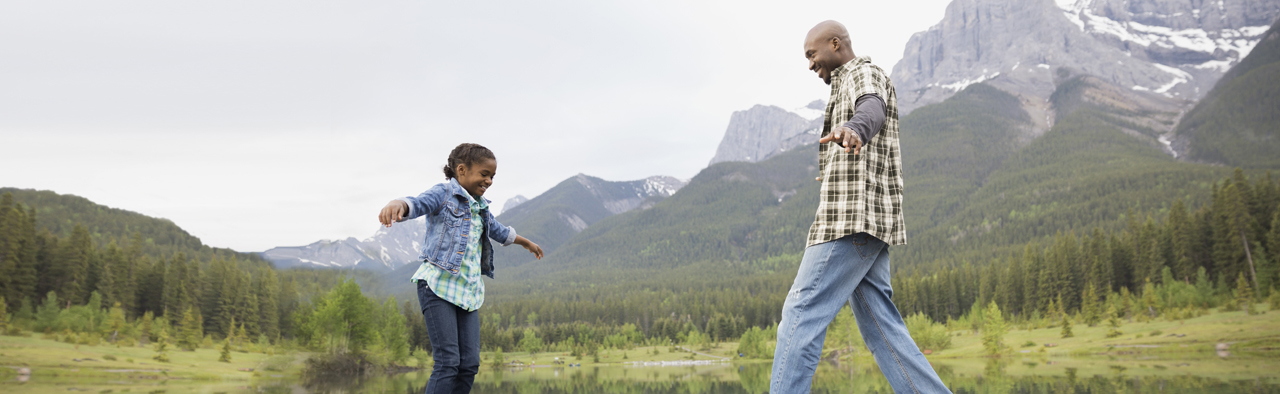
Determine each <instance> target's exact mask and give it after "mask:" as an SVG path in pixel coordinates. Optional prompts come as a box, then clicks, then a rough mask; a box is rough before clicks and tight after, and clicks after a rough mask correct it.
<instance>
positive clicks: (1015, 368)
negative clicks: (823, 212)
mask: <svg viewBox="0 0 1280 394" xmlns="http://www.w3.org/2000/svg"><path fill="white" fill-rule="evenodd" d="M1277 356H1278V355H1277V354H1276V353H1274V352H1267V353H1261V354H1239V355H1231V356H1230V357H1226V358H1223V357H1218V356H1216V355H1214V354H1196V355H1191V356H1188V355H1187V354H1178V355H1176V357H1169V358H1164V357H1161V356H1159V355H1151V354H1138V355H1133V356H1130V357H1123V356H1110V357H1108V356H1101V357H1099V356H1091V357H1047V356H1040V357H1037V356H1034V355H1026V356H1024V357H1017V356H1014V357H1006V358H1005V359H1001V360H990V359H938V360H934V364H935V367H936V368H937V369H938V371H939V375H940V376H941V377H942V378H943V380H944V381H946V382H947V385H948V386H949V387H951V388H952V390H954V391H955V392H956V393H1080V394H1083V393H1213V394H1235V393H1250V394H1257V393H1280V378H1278V376H1280V357H1277ZM769 367H770V364H769V363H767V362H752V363H744V364H732V363H727V362H726V363H721V364H711V365H697V366H638V365H625V366H616V365H615V366H605V367H554V368H553V367H538V368H516V369H506V368H504V369H493V368H491V367H489V366H484V367H482V370H481V373H480V375H479V376H478V377H477V380H476V385H475V388H474V389H473V390H472V392H473V393H478V394H486V393H503V394H530V393H681V394H688V393H709V394H719V393H752V394H755V393H764V392H767V390H768V386H769V380H768V379H769ZM428 376H429V372H426V371H422V372H409V373H403V374H396V375H389V376H386V375H380V376H375V377H371V378H365V379H335V380H327V381H298V380H296V379H288V378H284V377H276V378H272V377H271V376H270V375H268V376H267V377H264V378H261V379H258V380H254V381H246V382H194V381H181V380H169V381H160V382H139V381H129V380H128V379H125V378H122V379H117V380H113V381H57V380H56V379H54V381H47V380H49V379H45V380H46V381H43V382H41V381H27V382H25V383H20V382H17V381H15V380H7V381H5V382H3V383H0V392H4V393H52V392H58V393H67V392H95V393H108V392H111V393H122V392H134V393H138V392H141V393H158V392H164V393H182V392H204V393H224V392H225V393H235V392H257V393H403V394H408V393H421V392H423V389H424V387H425V386H426V382H427V379H428ZM108 390H110V391H108ZM813 392H815V393H891V392H892V390H891V389H890V388H889V386H888V383H887V381H885V379H884V377H883V376H882V375H881V374H880V371H879V370H877V369H876V366H875V363H874V362H873V361H872V360H871V359H865V360H862V361H860V362H856V363H850V362H845V363H843V364H835V363H831V362H824V363H823V364H822V365H820V366H819V369H818V372H817V374H816V375H815V377H814V388H813Z"/></svg>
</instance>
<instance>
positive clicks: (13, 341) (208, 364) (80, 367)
mask: <svg viewBox="0 0 1280 394" xmlns="http://www.w3.org/2000/svg"><path fill="white" fill-rule="evenodd" d="M171 349H173V350H172V351H170V352H169V359H170V362H167V363H163V362H159V361H155V360H153V359H152V357H153V356H154V355H155V351H154V350H153V348H152V347H151V346H145V347H139V346H121V347H116V346H115V345H112V344H108V343H105V342H103V343H102V344H101V345H99V346H89V345H79V346H76V345H73V344H69V343H63V342H58V341H55V340H50V339H41V338H40V337H39V336H36V335H33V336H30V337H13V336H0V391H2V392H5V393H35V392H52V391H58V392H66V391H68V390H80V391H93V392H102V391H103V390H113V391H114V392H123V391H132V392H150V391H153V390H155V389H156V387H158V386H163V387H170V386H177V387H184V386H192V385H198V386H199V387H200V390H201V391H204V390H213V391H227V390H221V389H219V388H222V389H233V388H237V387H245V386H247V385H248V384H249V383H250V382H252V381H253V380H255V379H256V378H268V379H271V378H287V377H290V376H294V375H297V372H298V370H299V368H300V367H301V362H300V361H301V359H302V358H303V357H305V355H303V354H283V355H276V356H269V355H266V354H263V353H241V352H234V351H233V352H232V353H231V362H229V363H224V362H219V361H218V356H219V351H218V350H216V349H198V350H196V351H193V352H188V351H182V350H178V349H176V348H171ZM108 356H110V357H108ZM112 357H114V358H115V360H110V358H112ZM286 357H292V358H293V359H292V361H290V360H284V358H286ZM77 359H79V360H80V361H76V360H77ZM268 359H272V363H264V362H265V361H267V360H268ZM268 365H270V366H273V368H272V369H277V370H278V371H271V370H265V367H266V366H268ZM19 367H26V368H30V369H31V376H30V379H29V380H28V381H27V384H16V382H17V381H16V379H17V372H16V369H17V368H19ZM242 369H244V371H242ZM249 369H252V371H248V370H249ZM224 386H225V387H224Z"/></svg>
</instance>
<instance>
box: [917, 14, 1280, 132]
mask: <svg viewBox="0 0 1280 394" xmlns="http://www.w3.org/2000/svg"><path fill="white" fill-rule="evenodd" d="M1277 15H1280V1H1277V0H1213V1H1203V0H1057V1H1056V2H1055V1H1053V0H955V1H953V2H952V3H951V4H950V5H949V6H948V7H947V11H946V15H945V16H944V17H943V20H942V21H941V22H939V23H938V24H937V25H935V26H933V27H932V28H930V29H929V30H928V31H924V32H920V33H916V34H915V35H914V36H912V37H911V40H910V41H909V42H908V43H907V47H906V49H905V50H904V51H903V53H904V56H903V58H902V60H901V61H899V62H898V64H897V65H895V66H894V68H893V74H892V78H893V80H894V83H895V85H896V87H897V90H898V105H899V107H900V108H901V110H902V113H903V114H906V113H908V112H910V111H911V110H913V109H915V108H918V107H920V106H923V105H927V104H932V103H936V102H939V101H941V100H943V99H945V98H947V97H950V96H951V95H952V94H954V93H955V92H958V91H960V90H961V89H963V88H964V87H966V86H968V85H970V84H974V83H978V82H986V83H989V84H991V85H993V86H995V87H997V88H1000V89H1002V90H1005V91H1008V92H1011V93H1014V94H1016V95H1019V96H1021V97H1023V98H1024V99H1026V100H1027V101H1028V107H1029V108H1028V109H1029V110H1030V111H1029V112H1032V113H1033V115H1036V108H1032V107H1035V106H1036V102H1043V100H1044V99H1046V98H1048V95H1049V94H1051V93H1052V92H1053V90H1054V87H1055V79H1060V78H1061V75H1060V74H1059V73H1058V70H1060V69H1066V70H1067V71H1068V73H1069V74H1087V75H1092V76H1095V77H1097V78H1099V79H1100V80H1102V81H1104V82H1106V83H1109V84H1112V85H1115V86H1118V87H1122V88H1124V89H1128V90H1130V91H1133V92H1139V93H1149V94H1152V95H1157V96H1161V97H1164V98H1167V99H1171V100H1175V101H1183V102H1186V101H1190V100H1196V99H1199V98H1200V97H1201V96H1202V95H1203V94H1204V93H1205V92H1208V90H1209V89H1210V88H1211V87H1212V86H1213V84H1214V82H1216V81H1217V79H1218V78H1219V77H1221V76H1222V73H1224V72H1226V70H1227V69H1229V68H1230V67H1231V66H1232V65H1234V64H1236V63H1238V62H1239V61H1240V59H1242V58H1243V57H1244V56H1245V55H1247V54H1248V52H1249V50H1250V49H1252V48H1253V46H1254V45H1256V44H1257V42H1258V40H1260V39H1261V38H1262V34H1263V33H1264V32H1265V31H1266V29H1267V28H1268V27H1269V26H1270V24H1271V22H1272V21H1273V20H1274V19H1275V18H1276V17H1277ZM1039 110H1040V112H1043V110H1044V108H1039Z"/></svg>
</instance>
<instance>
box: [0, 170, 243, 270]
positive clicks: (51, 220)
mask: <svg viewBox="0 0 1280 394" xmlns="http://www.w3.org/2000/svg"><path fill="white" fill-rule="evenodd" d="M4 193H13V197H14V201H16V202H18V203H21V204H24V205H26V206H28V207H33V208H35V210H36V227H37V229H43V230H48V231H49V232H50V233H53V234H55V235H57V236H59V237H63V238H66V237H69V236H70V235H71V230H72V228H73V227H75V225H76V224H81V225H84V226H86V227H87V228H88V230H89V233H90V236H91V238H92V239H93V241H94V244H96V245H98V246H105V245H106V244H108V243H110V242H111V241H115V242H116V243H117V244H120V245H121V246H123V245H125V244H126V243H128V241H129V240H130V239H131V238H132V237H133V234H134V233H135V232H137V233H139V234H141V236H142V240H143V241H144V246H143V248H142V252H143V253H144V254H148V255H151V256H153V257H162V256H163V257H166V258H167V257H168V256H172V255H173V254H175V253H178V252H182V253H185V254H186V255H187V257H188V258H192V259H196V260H202V261H203V260H208V259H210V258H212V257H213V256H214V255H215V254H217V255H224V256H230V255H234V256H236V257H237V258H239V259H241V260H257V261H261V259H260V258H259V257H258V256H257V255H256V254H252V253H239V252H236V251H234V250H231V249H225V248H213V247H209V246H208V245H205V244H204V243H203V242H201V241H200V238H197V237H195V236H193V235H191V234H190V233H188V232H187V231H186V230H183V229H182V228H180V227H178V225H177V224H174V223H173V222H172V221H170V220H169V219H163V218H153V217H150V216H147V215H143V214H140V213H137V212H132V211H127V210H123V209H119V208H112V207H108V206H104V205H100V204H97V203H94V202H93V201H89V199H86V198H84V197H80V196H76V195H71V194H58V193H55V192H52V191H48V190H32V189H17V188H11V187H5V188H0V194H4Z"/></svg>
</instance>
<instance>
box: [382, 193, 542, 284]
mask: <svg viewBox="0 0 1280 394" xmlns="http://www.w3.org/2000/svg"><path fill="white" fill-rule="evenodd" d="M400 201H404V202H405V203H406V204H409V215H408V216H406V217H405V218H404V220H409V219H414V218H417V217H419V216H422V215H427V239H426V243H424V244H423V245H422V254H421V255H419V256H418V258H419V259H421V260H422V261H425V262H429V263H431V264H434V265H435V266H436V267H440V269H442V270H445V271H449V272H450V273H453V274H457V273H458V267H460V266H462V256H463V254H465V253H466V251H467V237H471V236H477V234H470V233H471V224H470V223H471V205H470V203H469V200H468V196H467V190H466V189H463V188H462V185H460V184H458V180H457V179H449V182H445V183H441V184H437V185H435V186H432V187H431V188H430V189H427V191H425V192H422V194H419V195H418V196H417V197H404V198H401V199H400ZM488 202H489V200H488V199H485V203H486V204H488ZM480 216H481V217H482V223H483V225H484V227H483V230H482V232H483V233H484V235H487V236H481V238H480V273H482V274H484V275H488V276H489V277H490V278H492V277H493V245H491V244H490V243H489V239H490V238H493V240H495V241H502V246H507V245H511V244H512V243H514V242H515V241H516V229H514V228H511V227H507V226H504V225H502V223H498V220H497V219H494V218H493V213H492V212H489V210H488V209H485V210H482V211H480Z"/></svg>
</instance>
